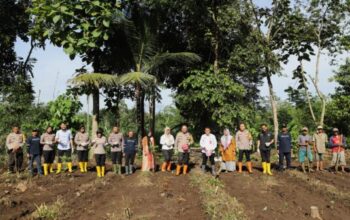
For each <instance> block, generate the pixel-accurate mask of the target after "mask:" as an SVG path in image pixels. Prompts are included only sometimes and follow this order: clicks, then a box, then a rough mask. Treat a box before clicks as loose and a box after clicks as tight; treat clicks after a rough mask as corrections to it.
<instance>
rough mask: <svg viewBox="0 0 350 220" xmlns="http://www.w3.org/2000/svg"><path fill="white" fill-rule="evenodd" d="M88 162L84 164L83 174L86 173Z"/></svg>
mask: <svg viewBox="0 0 350 220" xmlns="http://www.w3.org/2000/svg"><path fill="white" fill-rule="evenodd" d="M87 168H88V162H84V172H85V173H87Z"/></svg>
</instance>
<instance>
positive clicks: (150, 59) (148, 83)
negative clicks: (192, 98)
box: [120, 28, 201, 137]
mask: <svg viewBox="0 0 350 220" xmlns="http://www.w3.org/2000/svg"><path fill="white" fill-rule="evenodd" d="M154 42H155V41H154V37H153V35H152V34H151V33H150V32H149V31H148V29H147V28H145V32H144V35H143V36H142V37H141V38H139V40H138V42H137V43H136V44H134V45H136V47H134V48H133V49H134V50H133V51H132V53H133V57H134V65H135V66H134V71H131V72H129V73H125V74H123V75H121V77H120V83H121V84H124V85H127V84H131V85H133V86H134V87H135V100H136V112H137V124H138V136H139V137H142V136H143V135H144V132H145V126H144V124H145V120H144V97H145V91H146V89H145V88H146V87H147V88H148V89H147V91H149V92H150V93H151V94H150V97H151V98H150V106H152V108H153V109H151V115H152V116H151V118H152V122H151V123H150V124H151V125H150V129H151V130H152V132H154V127H155V126H154V124H155V100H156V94H155V93H156V91H157V89H156V87H157V77H156V75H157V74H156V72H158V74H160V73H159V68H160V67H161V66H163V65H166V64H169V63H171V62H176V63H181V64H191V63H194V62H198V61H200V60H201V59H200V57H199V56H198V55H196V54H194V53H190V52H178V53H169V52H163V53H161V52H156V49H155V43H154Z"/></svg>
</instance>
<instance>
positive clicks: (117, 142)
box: [108, 132, 124, 152]
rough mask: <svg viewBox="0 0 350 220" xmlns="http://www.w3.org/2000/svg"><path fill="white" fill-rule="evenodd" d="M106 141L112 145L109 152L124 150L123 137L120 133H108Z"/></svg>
mask: <svg viewBox="0 0 350 220" xmlns="http://www.w3.org/2000/svg"><path fill="white" fill-rule="evenodd" d="M108 143H109V144H110V145H111V146H112V147H111V152H121V151H123V150H124V147H123V144H124V137H123V134H122V133H119V132H118V133H114V132H112V133H110V135H109V137H108Z"/></svg>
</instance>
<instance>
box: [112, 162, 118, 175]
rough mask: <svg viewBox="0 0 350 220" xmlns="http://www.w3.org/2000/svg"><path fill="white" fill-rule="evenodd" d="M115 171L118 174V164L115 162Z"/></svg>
mask: <svg viewBox="0 0 350 220" xmlns="http://www.w3.org/2000/svg"><path fill="white" fill-rule="evenodd" d="M113 173H115V174H118V165H117V164H113Z"/></svg>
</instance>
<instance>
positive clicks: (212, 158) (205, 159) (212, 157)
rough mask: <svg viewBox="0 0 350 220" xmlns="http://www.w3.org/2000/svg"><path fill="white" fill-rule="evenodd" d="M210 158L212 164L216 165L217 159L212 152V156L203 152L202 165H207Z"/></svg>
mask: <svg viewBox="0 0 350 220" xmlns="http://www.w3.org/2000/svg"><path fill="white" fill-rule="evenodd" d="M208 158H209V160H210V164H211V165H212V166H215V160H214V158H215V154H212V155H210V157H208V156H207V155H206V154H205V153H202V166H203V165H204V166H205V165H207V161H208Z"/></svg>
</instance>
